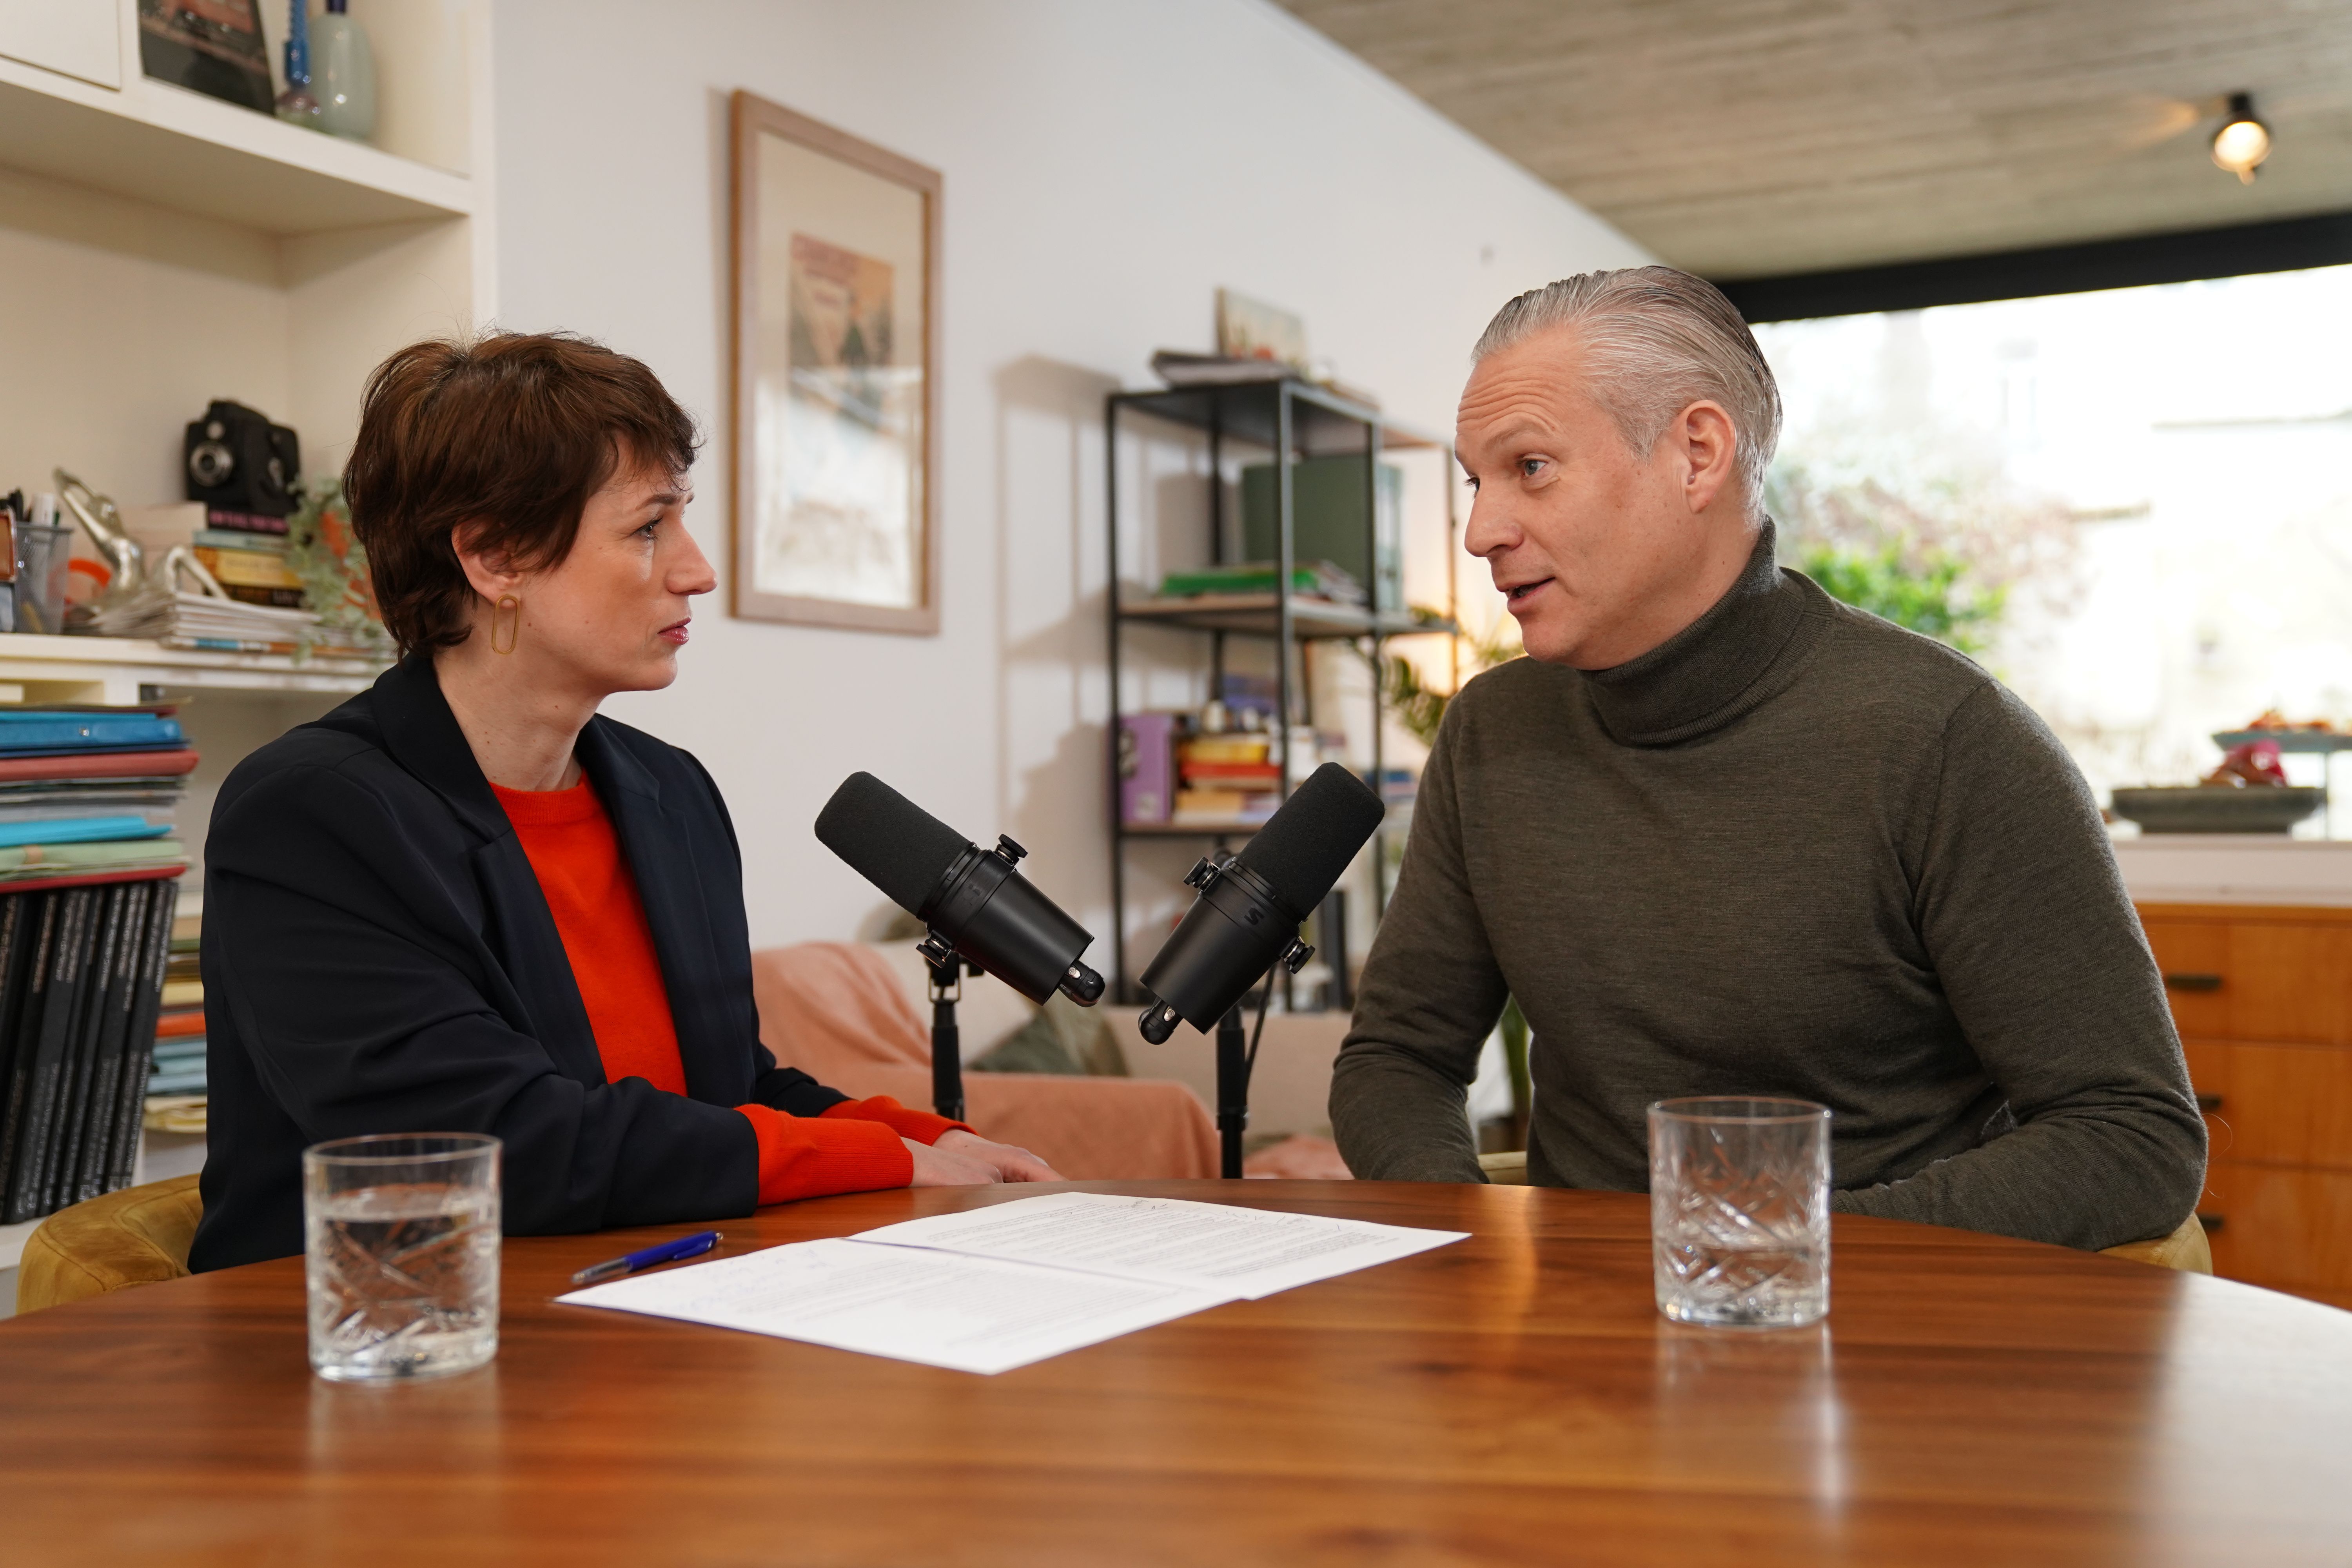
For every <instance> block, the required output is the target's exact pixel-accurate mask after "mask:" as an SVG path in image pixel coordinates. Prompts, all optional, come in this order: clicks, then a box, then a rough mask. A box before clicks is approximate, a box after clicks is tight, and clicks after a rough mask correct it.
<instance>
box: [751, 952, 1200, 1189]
mask: <svg viewBox="0 0 2352 1568" xmlns="http://www.w3.org/2000/svg"><path fill="white" fill-rule="evenodd" d="M751 988H752V992H753V994H754V996H755V997H756V998H757V1000H758V1002H759V1007H760V1040H761V1044H762V1045H765V1046H766V1047H768V1048H769V1049H770V1050H772V1051H773V1052H775V1054H776V1060H778V1061H779V1062H781V1063H782V1064H784V1065H785V1066H787V1067H796V1068H800V1069H801V1070H802V1071H803V1072H804V1073H807V1074H809V1075H810V1076H812V1077H813V1078H814V1079H817V1081H819V1082H820V1083H824V1084H829V1085H831V1086H832V1087H833V1088H835V1089H839V1090H841V1091H842V1092H843V1093H844V1094H846V1095H850V1096H852V1097H854V1098H856V1099H859V1100H863V1099H866V1097H867V1096H869V1095H877V1094H887V1095H890V1096H893V1097H894V1098H896V1099H897V1100H898V1102H899V1103H900V1104H902V1105H911V1106H916V1107H919V1108H921V1109H924V1110H929V1108H930V1103H931V1031H930V1025H929V1022H928V1021H927V1020H926V1019H925V1018H924V1016H922V1014H921V1012H920V1010H919V1009H918V1008H917V1006H916V1005H915V1001H914V998H912V997H910V996H908V994H907V993H906V991H905V990H904V989H903V988H902V987H901V986H900V984H898V977H897V976H896V975H894V974H893V973H891V972H890V966H889V963H888V962H887V960H885V959H884V958H883V957H882V956H881V955H880V954H878V953H877V952H874V951H873V950H871V949H870V948H866V947H862V946H859V945H857V944H856V943H854V942H801V943H797V944H796V945H794V946H792V947H778V948H770V949H768V950H766V951H764V952H755V953H753V954H752V955H751ZM963 1084H964V1101H965V1104H966V1106H967V1108H968V1109H967V1110H966V1111H965V1120H966V1121H970V1122H971V1124H972V1126H973V1127H974V1128H976V1129H978V1130H979V1131H980V1132H981V1133H982V1136H984V1137H989V1138H993V1139H995V1140H996V1141H997V1142H1001V1143H1012V1144H1016V1145H1018V1146H1019V1147H1021V1148H1024V1149H1026V1150H1028V1151H1030V1152H1032V1153H1034V1154H1035V1155H1036V1156H1037V1157H1038V1158H1040V1159H1042V1160H1044V1161H1045V1163H1048V1164H1050V1165H1052V1166H1053V1167H1054V1168H1055V1170H1057V1171H1059V1172H1061V1173H1062V1174H1064V1175H1065V1176H1067V1177H1069V1178H1070V1179H1072V1180H1073V1181H1144V1180H1150V1179H1152V1178H1155V1177H1176V1176H1213V1175H1215V1174H1216V1173H1217V1134H1216V1128H1215V1126H1214V1125H1213V1123H1212V1122H1211V1121H1210V1120H1209V1113H1208V1111H1207V1110H1205V1109H1204V1108H1203V1107H1202V1104H1201V1102H1200V1100H1198V1099H1196V1098H1195V1097H1194V1096H1193V1093H1192V1090H1191V1089H1187V1088H1185V1087H1184V1086H1183V1085H1182V1084H1181V1083H1168V1082H1162V1081H1155V1080H1152V1079H1125V1078H1058V1077H1054V1076H1051V1075H1048V1074H1040V1073H988V1072H975V1073H966V1074H965V1075H964V1080H963Z"/></svg>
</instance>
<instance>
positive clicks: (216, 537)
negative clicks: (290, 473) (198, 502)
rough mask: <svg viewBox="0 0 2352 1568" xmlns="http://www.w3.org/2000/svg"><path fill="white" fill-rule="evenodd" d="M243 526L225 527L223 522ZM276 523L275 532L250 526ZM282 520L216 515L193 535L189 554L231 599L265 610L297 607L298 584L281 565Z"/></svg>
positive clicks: (240, 514) (283, 563) (286, 536)
mask: <svg viewBox="0 0 2352 1568" xmlns="http://www.w3.org/2000/svg"><path fill="white" fill-rule="evenodd" d="M227 522H236V523H240V524H245V525H247V526H243V527H236V528H226V527H223V526H221V525H222V524H223V523H227ZM257 523H276V524H277V525H278V526H277V528H276V529H275V530H269V531H264V530H261V529H258V528H255V527H252V526H250V525H252V524H257ZM289 537H290V536H289V534H288V533H287V531H286V520H285V519H284V518H282V517H248V516H247V515H246V514H245V513H243V512H220V511H215V512H214V513H212V514H211V515H210V517H209V518H207V519H206V526H205V527H203V528H200V529H198V530H197V531H196V533H195V542H194V548H193V549H192V551H191V553H192V554H194V556H195V558H196V560H197V561H198V562H199V563H202V565H203V566H204V569H205V571H207V572H209V573H211V574H213V580H214V581H215V582H216V583H218V584H220V585H221V589H222V591H223V592H224V593H226V595H228V596H229V597H230V598H232V599H236V600H237V601H239V602H240V603H243V604H247V605H271V606H273V607H275V608H277V609H280V610H299V609H300V608H302V579H301V578H299V577H297V576H296V575H294V572H293V568H291V567H289V565H287V563H286V550H287V546H288V543H289Z"/></svg>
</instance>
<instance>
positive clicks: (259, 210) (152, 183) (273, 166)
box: [0, 58, 474, 235]
mask: <svg viewBox="0 0 2352 1568" xmlns="http://www.w3.org/2000/svg"><path fill="white" fill-rule="evenodd" d="M0 163H5V164H6V165H7V166H9V167H12V168H16V169H21V170H24V171H26V172H27V173H30V174H41V175H46V176H47V177H48V178H50V179H53V180H60V181H64V182H67V183H68V184H74V185H81V186H88V187H90V188H93V189H96V190H101V191H107V192H110V193H112V194H113V195H119V196H127V197H130V198H131V199H133V200H136V201H142V202H149V203H152V204H153V205H157V206H163V207H170V208H173V209H175V210H177V211H181V212H188V213H194V214H197V215H199V216H204V217H210V218H217V219H222V220H225V221H227V222H230V223H236V224H240V225H243V226H247V227H248V228H253V229H257V230H259V231H260V232H262V233H264V234H274V235H297V234H318V233H324V232H327V231H329V230H333V229H341V228H352V227H357V226H362V225H367V224H384V223H404V222H410V221H415V220H418V219H446V218H453V217H466V216H471V215H472V213H473V210H474V193H473V187H472V183H471V182H470V181H468V180H467V178H466V177H465V176H464V175H462V174H451V173H449V172H448V171H446V170H444V169H436V168H433V167H430V166H428V165H426V164H424V163H415V162H413V161H411V160H409V159H406V158H399V157H394V155H392V154H391V153H384V152H380V151H378V150H377V149H375V148H373V147H370V146H367V145H364V144H363V143H361V142H347V141H343V140H341V139H339V138H337V137H332V136H325V135H321V134H320V133H319V132H315V131H306V130H303V129H301V128H300V127H299V126H294V125H288V124H285V123H282V122H281V121H276V120H272V119H271V118H269V117H268V115H265V114H257V113H255V112H254V111H253V110H247V109H239V108H237V107H236V106H235V105H233V104H228V103H224V102H222V101H220V100H217V99H213V98H207V97H205V95H203V94H202V93H196V92H189V91H186V90H184V89H180V88H176V87H173V86H170V85H168V84H166V83H163V82H156V81H150V80H148V79H145V78H144V77H134V78H132V79H129V80H126V81H125V82H124V83H123V85H122V86H121V88H120V89H114V88H105V87H99V86H95V85H93V84H91V83H89V82H86V81H81V80H79V79H75V78H73V77H69V76H65V75H61V74H59V73H58V72H56V71H50V70H44V69H42V68H40V67H38V66H29V65H24V64H20V63H19V62H17V61H16V60H11V59H6V58H0Z"/></svg>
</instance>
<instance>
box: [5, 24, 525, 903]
mask: <svg viewBox="0 0 2352 1568" xmlns="http://www.w3.org/2000/svg"><path fill="white" fill-rule="evenodd" d="M312 9H313V10H314V11H315V10H317V9H318V6H317V5H315V4H314V5H312ZM351 11H352V16H353V18H354V19H355V20H357V21H358V22H359V23H360V24H361V26H364V27H365V28H366V29H367V30H368V33H369V36H370V38H371V40H372V42H373V47H374V52H375V57H376V64H377V81H378V88H379V112H378V122H377V133H376V136H375V138H374V140H373V143H372V144H370V143H361V142H348V141H343V140H341V139H339V138H336V137H332V136H326V135H321V134H320V133H319V132H314V131H309V130H305V129H302V128H300V127H298V126H293V125H289V124H285V123H283V122H281V121H277V120H274V119H272V118H270V117H269V116H268V115H264V114H258V113H256V112H254V111H252V110H247V109H242V108H239V107H237V106H236V105H234V104H229V103H225V102H223V101H221V100H217V99H213V98H208V97H205V95H203V94H200V93H195V92H191V91H188V90H186V89H182V88H179V87H174V86H172V85H170V84H167V83H163V82H157V81H151V80H149V79H146V77H145V76H144V75H143V74H142V69H141V66H140V59H139V25H138V0H43V3H42V4H41V5H9V6H0V277H5V279H7V286H6V288H5V289H0V342H6V343H7V344H8V345H9V361H10V364H11V366H12V367H23V366H28V365H38V366H39V367H40V369H41V374H37V375H34V374H9V375H5V376H0V490H5V489H13V488H16V487H20V486H21V487H22V488H23V489H25V490H26V492H28V493H31V492H37V491H41V490H51V489H56V488H57V486H56V484H55V482H54V480H53V479H52V470H53V469H55V468H66V469H68V470H69V471H71V472H73V473H74V474H76V475H77V476H79V478H80V479H84V480H85V481H87V482H88V483H89V485H90V486H91V487H92V488H93V489H97V490H99V491H100V492H101V493H103V494H106V495H109V496H111V497H112V498H113V499H114V500H116V501H117V502H118V503H119V504H121V506H122V507H123V508H125V509H126V510H128V509H131V508H135V507H142V506H152V505H158V504H164V503H170V502H174V501H178V500H181V499H182V495H183V489H182V479H181V472H180V440H181V429H182V426H184V425H185V423H186V422H187V421H188V420H190V419H193V418H194V417H195V416H197V415H199V414H200V413H202V412H203V410H204V408H205V405H206V404H207V403H209V402H210V401H212V400H213V399H214V398H216V397H231V398H235V399H236V400H237V401H239V402H241V403H246V404H248V405H251V406H253V407H256V408H258V409H260V410H262V411H263V412H264V413H267V414H268V415H269V416H271V417H273V418H275V419H278V420H279V421H281V422H283V423H285V424H288V425H290V426H293V427H294V428H295V430H296V431H297V432H298V433H299V435H300V437H301V441H302V466H303V468H304V471H305V472H306V473H310V474H321V473H331V472H334V471H336V470H337V469H339V468H341V466H342V461H343V458H344V456H345V455H346V454H347V452H348V451H349V449H350V446H351V441H352V436H353V434H354V433H355V431H356V429H357V426H358V419H359V391H360V387H361V384H362V382H363V381H364V379H365V377H366V375H367V373H368V372H369V371H370V370H371V369H373V367H374V365H375V364H376V363H379V362H380V361H381V360H382V359H383V357H384V356H385V355H386V354H387V353H391V352H392V351H393V350H394V349H395V348H397V347H399V346H400V345H401V344H403V343H406V342H414V341H415V340H416V339H418V338H421V337H429V336H436V335H444V334H448V333H453V332H462V331H467V330H470V329H472V328H473V327H474V326H475V325H476V324H477V323H478V322H483V321H489V320H490V319H491V318H492V317H493V315H494V314H495V311H496V300H495V297H494V287H495V265H494V264H495V255H496V253H495V248H494V238H495V235H494V226H493V224H492V222H491V211H492V205H493V204H492V200H491V195H492V191H491V184H492V182H491V180H490V178H489V171H490V169H491V168H492V166H493V165H492V160H491V158H490V140H489V138H490V133H491V130H492V124H491V121H492V116H491V113H490V109H489V97H488V94H489V85H490V75H489V69H488V64H489V43H490V5H489V4H488V0H435V3H434V4H431V5H417V4H415V3H414V0H352V4H351ZM261 16H262V20H263V24H264V28H265V31H266V32H267V33H268V37H269V40H270V46H271V57H272V62H273V66H275V64H276V63H277V61H278V55H279V50H278V42H279V33H280V30H281V29H282V28H283V27H284V26H285V24H286V5H285V4H284V0H266V3H265V4H263V5H262V6H261ZM377 673H378V667H377V666H374V665H373V664H368V663H365V662H362V661H355V660H350V659H328V658H314V659H309V660H299V659H294V658H287V657H283V656H277V655H254V654H236V653H214V652H191V651H183V650H176V649H171V648H165V647H161V646H160V645H158V644H155V643H152V642H142V641H133V640H129V639H117V638H105V637H40V636H0V699H7V700H22V701H101V702H139V701H152V700H161V699H165V698H169V697H173V696H184V695H187V694H191V693H194V694H198V695H199V696H200V698H201V700H199V701H197V702H196V703H194V705H193V706H192V707H191V708H190V710H189V712H188V715H187V718H188V721H189V731H190V736H191V739H192V741H193V742H194V743H195V744H196V746H197V749H198V751H199V752H201V753H202V754H203V756H204V762H203V763H202V764H201V765H200V768H199V771H198V773H196V774H195V775H194V776H193V777H192V779H191V781H190V797H189V801H188V804H187V806H186V808H185V812H184V818H183V821H182V825H181V826H182V828H183V837H184V840H185V841H186V842H187V844H188V847H189V849H190V851H191V853H192V855H194V856H195V857H197V858H196V861H195V866H196V867H198V868H200V867H201V863H202V862H201V851H202V842H201V841H202V837H203V830H204V825H205V818H206V816H208V815H209V812H210V805H211V800H210V795H211V790H212V788H214V787H216V785H217V784H218V781H219V780H220V779H221V778H223V777H225V776H226V772H227V770H228V769H229V768H231V767H233V766H234V765H235V764H236V762H237V761H239V760H240V759H241V758H242V757H243V756H244V755H245V754H246V753H247V752H250V751H251V750H253V749H254V748H255V747H256V746H258V745H261V744H264V743H266V742H268V741H269V740H271V739H272V738H274V737H275V736H276V735H277V734H278V733H280V732H282V731H284V730H285V729H287V728H289V727H290V726H291V725H293V724H297V723H300V722H303V721H306V720H309V719H311V718H315V717H317V716H318V715H319V714H320V713H322V712H324V711H325V710H327V709H328V708H329V707H331V706H332V705H333V704H334V703H335V702H336V701H339V700H341V698H342V697H344V696H346V695H348V694H350V693H352V692H354V691H358V690H361V689H364V688H365V687H366V686H367V685H368V684H369V682H370V681H372V680H373V679H374V678H375V676H376V674H377ZM201 885H202V884H201V875H200V871H199V870H198V869H194V868H192V870H191V873H190V875H189V877H188V879H187V880H186V882H185V883H184V889H185V892H184V899H183V906H182V907H183V909H184V910H185V911H187V912H194V910H195V909H196V908H197V907H198V906H199V903H200V900H201V893H200V891H199V890H198V889H200V888H201Z"/></svg>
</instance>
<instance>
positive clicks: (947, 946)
mask: <svg viewBox="0 0 2352 1568" xmlns="http://www.w3.org/2000/svg"><path fill="white" fill-rule="evenodd" d="M915 951H916V952H919V953H921V954H922V955H923V962H924V963H925V964H926V965H927V966H928V967H929V970H930V972H931V1109H932V1110H934V1111H936V1112H938V1113H939V1114H940V1115H941V1116H944V1117H946V1118H947V1119H948V1120H949V1121H962V1120H963V1119H964V1117H963V1041H962V1037H961V1032H960V1031H959V1030H958V1029H957V1027H956V1004H957V1003H958V1002H960V1001H961V1000H962V999H963V974H964V972H965V971H967V970H969V971H970V972H971V973H974V974H978V973H981V968H980V965H979V964H977V963H972V962H971V960H970V959H967V958H965V957H964V956H963V954H961V953H960V952H957V951H956V950H955V948H954V946H953V944H951V943H950V942H949V941H948V940H947V938H945V937H943V936H941V935H940V933H939V932H937V931H929V932H927V933H925V935H924V938H923V940H922V941H921V942H919V943H917V944H916V947H915Z"/></svg>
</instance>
